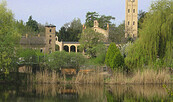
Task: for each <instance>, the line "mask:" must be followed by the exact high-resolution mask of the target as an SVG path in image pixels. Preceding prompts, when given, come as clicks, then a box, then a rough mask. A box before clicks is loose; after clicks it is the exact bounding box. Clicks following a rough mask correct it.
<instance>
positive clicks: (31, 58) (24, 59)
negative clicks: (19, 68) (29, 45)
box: [17, 49, 38, 65]
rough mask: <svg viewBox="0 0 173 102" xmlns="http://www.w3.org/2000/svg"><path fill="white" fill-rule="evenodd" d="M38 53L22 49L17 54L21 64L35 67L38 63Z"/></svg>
mask: <svg viewBox="0 0 173 102" xmlns="http://www.w3.org/2000/svg"><path fill="white" fill-rule="evenodd" d="M37 54H38V53H36V51H35V50H32V49H20V50H19V51H18V52H17V55H18V57H19V59H20V60H19V62H20V64H24V65H33V64H37V63H38V56H37Z"/></svg>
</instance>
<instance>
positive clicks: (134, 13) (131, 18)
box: [125, 0, 138, 38]
mask: <svg viewBox="0 0 173 102" xmlns="http://www.w3.org/2000/svg"><path fill="white" fill-rule="evenodd" d="M125 10H126V11H125V38H128V37H131V38H137V36H138V0H126V6H125Z"/></svg>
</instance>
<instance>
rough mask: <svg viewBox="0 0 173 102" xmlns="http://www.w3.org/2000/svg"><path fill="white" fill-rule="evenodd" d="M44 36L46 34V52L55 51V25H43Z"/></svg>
mask: <svg viewBox="0 0 173 102" xmlns="http://www.w3.org/2000/svg"><path fill="white" fill-rule="evenodd" d="M45 32H46V34H45V36H46V39H45V41H46V53H52V52H54V51H55V40H56V37H55V34H56V26H55V25H51V24H50V25H46V26H45Z"/></svg>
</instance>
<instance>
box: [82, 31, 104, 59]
mask: <svg viewBox="0 0 173 102" xmlns="http://www.w3.org/2000/svg"><path fill="white" fill-rule="evenodd" d="M104 39H105V37H104V36H103V34H100V33H98V32H95V31H94V30H93V29H91V28H87V29H85V30H83V32H82V34H81V35H80V40H79V42H80V44H81V45H80V48H81V49H82V50H86V54H87V55H89V57H91V58H93V57H96V46H97V45H98V44H102V42H104Z"/></svg>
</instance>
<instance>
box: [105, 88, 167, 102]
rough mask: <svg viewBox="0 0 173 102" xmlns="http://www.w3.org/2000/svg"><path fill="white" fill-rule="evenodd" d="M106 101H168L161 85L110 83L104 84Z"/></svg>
mask: <svg viewBox="0 0 173 102" xmlns="http://www.w3.org/2000/svg"><path fill="white" fill-rule="evenodd" d="M106 97H107V101H108V102H114V101H115V102H116V101H161V100H162V99H163V100H164V101H169V100H170V98H169V95H168V94H167V93H166V91H165V90H164V89H163V87H162V85H127V86H126V85H111V86H106Z"/></svg>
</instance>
